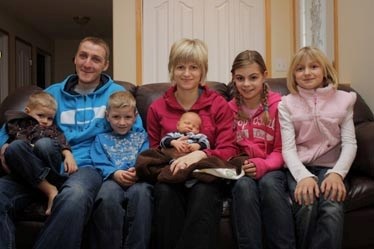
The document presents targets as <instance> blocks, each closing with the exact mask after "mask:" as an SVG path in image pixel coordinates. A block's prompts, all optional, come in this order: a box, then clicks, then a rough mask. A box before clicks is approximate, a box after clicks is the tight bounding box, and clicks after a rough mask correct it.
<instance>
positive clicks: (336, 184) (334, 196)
mask: <svg viewBox="0 0 374 249" xmlns="http://www.w3.org/2000/svg"><path fill="white" fill-rule="evenodd" d="M321 192H322V193H323V197H324V198H325V199H326V200H328V199H329V200H331V201H338V202H341V201H344V200H345V197H346V195H347V190H346V189H345V185H344V182H343V178H342V177H341V176H340V175H339V174H337V173H333V172H332V173H330V174H328V175H327V176H326V178H325V179H324V180H323V181H322V184H321Z"/></svg>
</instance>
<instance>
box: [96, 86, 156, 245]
mask: <svg viewBox="0 0 374 249" xmlns="http://www.w3.org/2000/svg"><path fill="white" fill-rule="evenodd" d="M136 116H137V110H136V102H135V99H134V97H133V96H132V94H131V93H129V92H124V91H121V92H116V93H114V94H112V95H111V96H110V98H109V102H108V105H107V109H106V119H107V120H108V122H109V123H110V126H111V127H112V131H110V132H107V133H102V134H98V135H97V136H96V139H95V141H94V142H93V144H92V146H91V151H90V155H91V158H92V161H93V162H94V166H95V167H96V169H98V171H99V172H100V174H101V176H102V178H103V181H104V182H103V184H102V186H101V189H100V191H99V193H98V195H97V197H96V201H95V204H94V210H93V213H92V218H91V222H90V226H89V240H90V248H131V249H141V248H142V249H145V248H148V247H149V241H150V233H151V220H152V201H153V200H152V199H153V197H152V188H153V187H152V185H150V184H149V183H145V182H138V177H137V175H136V171H135V168H134V165H135V161H136V158H137V156H138V154H139V153H140V152H142V151H144V150H146V149H148V148H149V142H148V136H147V133H146V131H145V130H144V129H143V128H139V127H134V126H133V124H134V122H135V120H136Z"/></svg>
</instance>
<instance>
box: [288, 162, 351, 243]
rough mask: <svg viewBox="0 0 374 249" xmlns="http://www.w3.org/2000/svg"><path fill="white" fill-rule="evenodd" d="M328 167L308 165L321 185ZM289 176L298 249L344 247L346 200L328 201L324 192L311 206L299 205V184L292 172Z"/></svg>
mask: <svg viewBox="0 0 374 249" xmlns="http://www.w3.org/2000/svg"><path fill="white" fill-rule="evenodd" d="M328 169H329V168H326V167H308V170H309V171H310V172H311V173H312V174H314V175H315V176H317V177H318V185H319V186H320V185H321V183H322V181H323V179H324V178H325V174H326V172H327V170H328ZM287 177H288V185H289V188H290V192H291V193H292V200H293V203H294V205H293V206H294V214H295V220H296V237H297V245H298V246H297V248H299V249H306V248H308V249H312V248H315V249H319V248H329V249H340V248H342V239H343V222H344V207H343V202H336V201H330V200H326V199H324V198H323V195H320V197H319V198H317V200H315V201H314V203H313V204H312V205H307V206H306V205H298V204H297V203H296V202H295V200H294V192H295V189H296V184H297V183H296V181H295V179H294V178H293V177H292V175H291V173H290V172H288V175H287Z"/></svg>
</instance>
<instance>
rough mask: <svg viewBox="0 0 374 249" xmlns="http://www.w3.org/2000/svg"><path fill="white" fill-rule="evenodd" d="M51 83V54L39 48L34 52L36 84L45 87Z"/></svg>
mask: <svg viewBox="0 0 374 249" xmlns="http://www.w3.org/2000/svg"><path fill="white" fill-rule="evenodd" d="M50 83H51V55H50V54H49V53H47V52H45V51H43V50H41V49H38V50H37V53H36V84H37V86H38V87H41V88H43V89H44V88H46V87H47V86H49V85H50Z"/></svg>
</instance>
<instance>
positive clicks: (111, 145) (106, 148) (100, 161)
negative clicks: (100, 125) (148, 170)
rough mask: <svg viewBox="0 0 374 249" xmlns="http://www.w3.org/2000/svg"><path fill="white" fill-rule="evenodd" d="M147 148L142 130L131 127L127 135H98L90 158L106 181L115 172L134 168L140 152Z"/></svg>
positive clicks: (109, 133) (146, 137)
mask: <svg viewBox="0 0 374 249" xmlns="http://www.w3.org/2000/svg"><path fill="white" fill-rule="evenodd" d="M148 148H149V142H148V136H147V133H146V132H145V130H144V129H143V128H135V127H133V128H132V129H131V130H130V131H129V132H128V133H127V134H125V135H119V134H115V133H113V132H108V133H104V134H99V135H97V136H96V139H95V141H94V143H93V144H92V147H91V151H90V154H91V158H92V161H93V163H94V166H95V167H96V168H97V169H98V170H99V172H100V174H101V176H102V177H103V180H106V179H107V178H108V177H110V176H111V175H112V174H113V173H114V172H115V171H117V170H127V169H129V168H131V167H134V165H135V161H136V159H137V157H138V155H139V153H140V152H142V151H144V150H146V149H148Z"/></svg>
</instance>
